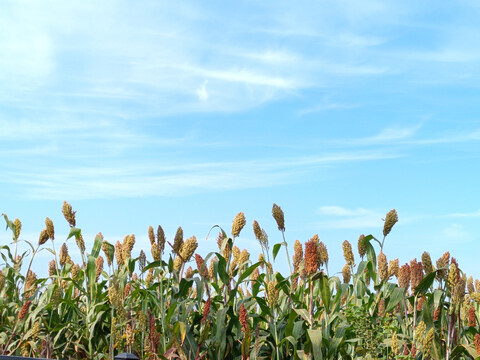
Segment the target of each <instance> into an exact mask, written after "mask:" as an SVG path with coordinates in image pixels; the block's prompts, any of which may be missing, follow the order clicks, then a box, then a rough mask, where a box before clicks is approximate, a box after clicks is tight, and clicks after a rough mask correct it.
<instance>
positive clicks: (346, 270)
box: [342, 264, 352, 284]
mask: <svg viewBox="0 0 480 360" xmlns="http://www.w3.org/2000/svg"><path fill="white" fill-rule="evenodd" d="M351 275H352V274H351V270H350V265H348V264H345V266H344V267H343V269H342V276H343V283H344V284H348V283H349V282H350V278H351Z"/></svg>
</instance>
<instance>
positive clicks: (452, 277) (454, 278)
mask: <svg viewBox="0 0 480 360" xmlns="http://www.w3.org/2000/svg"><path fill="white" fill-rule="evenodd" d="M458 278H459V273H458V269H457V266H456V265H455V263H454V262H452V263H451V264H450V269H449V270H448V277H447V284H448V286H449V287H450V291H451V292H452V293H453V289H454V288H455V285H456V284H457V282H458Z"/></svg>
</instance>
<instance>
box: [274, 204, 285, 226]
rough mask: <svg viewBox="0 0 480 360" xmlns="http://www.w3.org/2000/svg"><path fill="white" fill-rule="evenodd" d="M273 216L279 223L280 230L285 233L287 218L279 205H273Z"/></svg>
mask: <svg viewBox="0 0 480 360" xmlns="http://www.w3.org/2000/svg"><path fill="white" fill-rule="evenodd" d="M272 215H273V218H274V219H275V221H276V222H277V226H278V230H280V231H285V216H284V214H283V210H282V208H281V207H280V206H278V205H277V204H273V207H272Z"/></svg>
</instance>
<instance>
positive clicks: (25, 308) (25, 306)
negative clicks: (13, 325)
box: [18, 300, 32, 321]
mask: <svg viewBox="0 0 480 360" xmlns="http://www.w3.org/2000/svg"><path fill="white" fill-rule="evenodd" d="M31 303H32V302H31V301H30V300H27V301H26V302H25V303H24V304H23V305H22V308H21V309H20V313H19V314H18V320H19V321H20V320H22V319H23V318H24V317H25V316H26V315H27V313H28V309H29V308H30V304H31Z"/></svg>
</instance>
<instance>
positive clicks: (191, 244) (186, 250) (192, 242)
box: [180, 236, 198, 262]
mask: <svg viewBox="0 0 480 360" xmlns="http://www.w3.org/2000/svg"><path fill="white" fill-rule="evenodd" d="M197 247H198V242H197V238H196V237H195V236H192V237H190V238H188V239H187V240H185V242H184V243H183V245H182V249H181V250H180V255H181V257H182V259H183V261H185V262H187V261H189V260H190V258H191V257H192V255H193V254H194V253H195V250H196V249H197Z"/></svg>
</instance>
